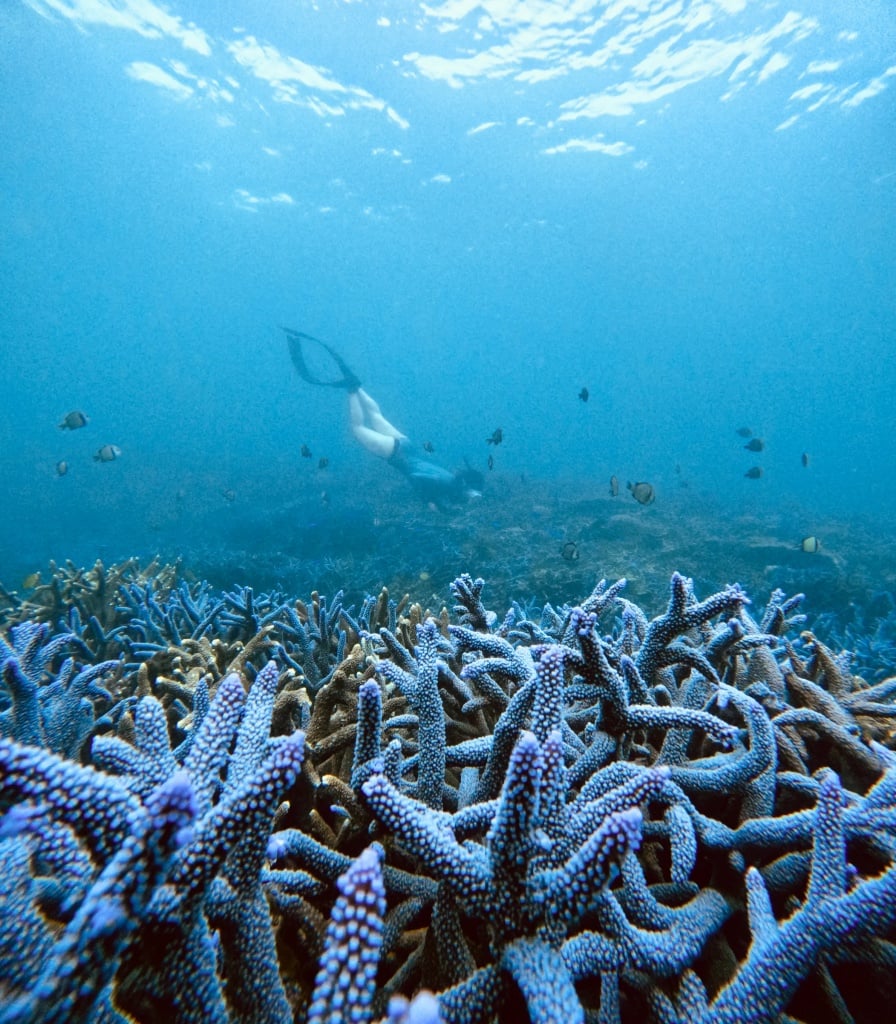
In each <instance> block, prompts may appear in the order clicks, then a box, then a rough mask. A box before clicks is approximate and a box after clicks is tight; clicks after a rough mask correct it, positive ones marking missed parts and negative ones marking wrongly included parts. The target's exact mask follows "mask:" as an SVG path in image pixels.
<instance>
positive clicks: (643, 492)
mask: <svg viewBox="0 0 896 1024" xmlns="http://www.w3.org/2000/svg"><path fill="white" fill-rule="evenodd" d="M626 486H627V487H628V489H629V490H630V491H631V492H632V497H633V498H634V499H635V501H637V502H638V504H639V505H652V504H653V503H654V501H656V491H654V489H653V484H648V483H646V482H645V481H643V480H641V481H639V482H638V483H635V484H633V483H632V482H631V481H629V482H628V484H627V485H626Z"/></svg>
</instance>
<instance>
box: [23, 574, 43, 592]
mask: <svg viewBox="0 0 896 1024" xmlns="http://www.w3.org/2000/svg"><path fill="white" fill-rule="evenodd" d="M39 584H40V573H39V572H29V573H28V575H27V576H26V577H25V578H24V579H23V580H22V586H23V587H24V589H25V590H34V588H35V587H36V586H38V585H39Z"/></svg>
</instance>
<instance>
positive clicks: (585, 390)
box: [579, 388, 590, 402]
mask: <svg viewBox="0 0 896 1024" xmlns="http://www.w3.org/2000/svg"><path fill="white" fill-rule="evenodd" d="M589 397H590V396H589V392H588V388H582V390H581V391H580V392H579V398H581V400H582V401H583V402H587V401H588V398H589Z"/></svg>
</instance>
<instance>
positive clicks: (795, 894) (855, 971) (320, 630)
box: [0, 562, 896, 1024]
mask: <svg viewBox="0 0 896 1024" xmlns="http://www.w3.org/2000/svg"><path fill="white" fill-rule="evenodd" d="M451 589H452V593H453V596H454V602H455V604H454V607H453V610H451V611H449V610H448V609H446V608H441V609H439V610H437V611H430V610H428V609H426V608H424V607H422V606H421V605H419V604H413V603H411V602H410V601H409V599H407V598H403V599H402V600H401V601H396V600H395V599H394V598H391V597H390V595H389V593H388V591H386V590H383V591H381V592H380V593H379V594H378V595H376V596H370V597H368V598H366V599H365V600H364V601H363V602H362V603H361V604H360V606H359V607H358V608H357V610H356V609H355V607H354V606H346V605H345V604H344V600H343V595H342V593H341V592H339V593H336V594H335V596H333V597H332V598H330V599H329V600H328V599H326V598H324V597H322V596H321V595H320V594H318V593H316V592H315V593H313V594H312V595H311V597H310V599H309V600H308V601H300V600H296V599H294V598H290V597H287V595H285V594H284V593H281V592H280V591H277V590H271V591H267V592H263V593H257V592H255V591H254V590H253V589H251V588H248V587H238V588H235V589H233V590H229V591H216V590H214V589H213V588H212V587H211V586H210V585H208V584H206V583H203V582H189V581H187V580H185V579H183V578H182V577H180V576H179V575H178V572H177V570H176V567H172V566H162V565H159V564H156V565H152V566H150V567H148V568H146V569H140V567H139V565H137V564H136V563H133V562H131V563H123V564H121V565H117V566H110V567H108V568H107V567H105V566H103V565H101V564H100V563H98V564H97V565H96V566H94V567H93V568H92V569H91V570H89V571H87V572H85V571H83V570H79V569H77V568H76V567H74V566H72V565H67V566H63V567H55V570H54V573H53V577H52V579H51V581H50V583H49V584H46V585H45V586H44V587H41V588H39V589H38V591H36V592H35V593H34V594H33V595H32V596H31V598H30V600H29V601H28V602H23V601H21V600H19V599H17V598H16V599H15V600H12V599H10V600H9V601H8V602H7V607H6V610H5V616H6V623H7V627H6V636H5V639H0V663H2V686H0V1022H2V1024H11V1022H14V1021H15V1022H25V1021H28V1022H38V1021H84V1022H104V1024H107V1022H116V1021H119V1022H121V1021H125V1020H127V1021H141V1022H143V1021H145V1022H150V1021H155V1020H159V1019H165V1020H167V1021H170V1022H171V1024H192V1022H199V1021H203V1022H205V1021H211V1022H219V1021H220V1022H224V1021H239V1022H247V1024H281V1022H282V1024H286V1022H289V1021H300V1022H309V1024H323V1022H328V1024H337V1022H348V1021H353V1022H354V1021H357V1022H365V1021H379V1020H385V1021H389V1022H396V1024H397V1022H402V1021H403V1022H406V1024H411V1022H417V1024H423V1022H435V1021H442V1022H444V1024H478V1022H489V1021H498V1020H517V1019H518V1020H525V1019H529V1020H530V1021H532V1022H542V1021H543V1022H549V1021H550V1022H554V1021H558V1020H563V1021H569V1022H575V1021H582V1022H584V1021H595V1022H599V1024H613V1022H619V1024H627V1022H629V1021H639V1022H640V1021H656V1022H662V1024H675V1022H679V1024H684V1022H687V1024H694V1022H698V1021H699V1022H702V1024H722V1022H727V1021H732V1022H734V1021H745V1020H749V1021H750V1022H756V1024H759V1022H769V1024H771V1022H776V1021H786V1022H790V1021H804V1022H806V1024H812V1022H816V1021H819V1022H820V1021H831V1020H838V1021H849V1020H854V1021H862V1020H870V1019H872V1017H873V1016H875V1015H876V1013H877V1012H878V1008H879V1005H880V1002H881V1000H882V999H885V998H887V997H888V996H891V995H896V971H894V965H896V704H894V702H893V696H894V694H896V679H894V678H889V679H887V678H879V676H878V675H877V674H872V673H871V672H870V671H869V672H868V673H867V675H868V677H869V678H867V679H866V678H863V677H862V676H858V675H854V674H852V671H851V668H852V666H851V664H850V661H849V659H848V658H846V657H843V656H842V655H841V654H839V653H835V652H834V651H832V650H831V649H830V648H829V647H828V646H826V645H825V643H823V642H822V640H821V639H819V636H818V635H817V631H815V632H810V631H808V630H806V629H805V628H804V627H805V626H806V621H805V618H804V616H803V615H802V614H800V606H801V603H802V595H801V594H797V595H795V596H793V597H790V598H787V597H785V595H784V594H783V593H782V592H780V591H775V592H774V593H773V594H772V595H771V598H770V600H769V602H768V604H767V606H766V607H765V609H764V610H763V611H762V612H761V613H756V612H755V611H754V609H753V606H752V605H751V603H750V600H749V597H748V596H747V594H746V592H745V591H744V590H743V589H742V588H741V587H739V586H736V585H735V586H728V587H725V588H723V589H721V590H719V591H718V592H716V593H713V594H711V595H710V596H708V597H706V598H705V599H703V600H700V599H698V597H697V595H696V593H695V588H694V585H693V583H692V581H691V580H689V579H687V578H685V577H684V576H681V575H679V574H675V575H674V576H673V577H672V580H671V586H670V595H669V599H668V603H667V606H666V608H665V610H664V611H662V612H661V613H659V614H656V615H654V616H653V617H651V616H650V615H649V614H648V612H647V611H646V610H645V609H644V608H642V607H641V606H640V605H639V604H637V603H635V602H634V601H633V600H631V599H629V598H628V597H627V596H625V594H626V583H625V580H619V581H618V582H616V583H613V584H612V585H608V584H607V582H606V581H601V582H600V583H598V584H597V586H596V587H594V589H593V590H592V591H591V593H590V594H587V596H585V597H583V598H582V599H581V600H579V601H578V603H576V604H563V605H560V606H556V607H555V606H554V605H552V604H546V605H544V606H542V607H537V606H535V604H534V603H533V602H529V603H526V604H520V603H517V602H514V603H513V604H512V605H511V607H510V609H509V610H508V611H507V612H506V614H504V615H503V616H501V615H498V614H496V613H495V612H494V611H493V610H491V609H489V608H488V607H487V606H486V600H487V593H488V591H487V588H486V587H485V584H484V582H483V580H482V579H474V578H472V577H470V576H461V577H459V578H458V579H456V580H454V582H453V584H452V588H451ZM869 650H870V648H869ZM870 656H871V655H870V654H866V655H865V657H866V658H870Z"/></svg>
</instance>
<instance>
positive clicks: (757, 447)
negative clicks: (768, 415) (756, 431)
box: [744, 437, 765, 452]
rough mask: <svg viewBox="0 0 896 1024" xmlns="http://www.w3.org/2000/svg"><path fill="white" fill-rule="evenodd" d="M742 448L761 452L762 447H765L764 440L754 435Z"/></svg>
mask: <svg viewBox="0 0 896 1024" xmlns="http://www.w3.org/2000/svg"><path fill="white" fill-rule="evenodd" d="M744 448H746V449H747V451H748V452H761V451H762V450H763V448H765V441H763V440H762V439H761V438H758V437H754V438H753V440H752V441H747V443H746V444H745V445H744Z"/></svg>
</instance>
